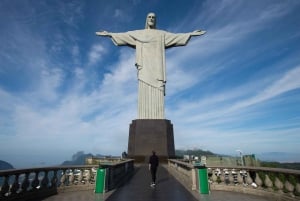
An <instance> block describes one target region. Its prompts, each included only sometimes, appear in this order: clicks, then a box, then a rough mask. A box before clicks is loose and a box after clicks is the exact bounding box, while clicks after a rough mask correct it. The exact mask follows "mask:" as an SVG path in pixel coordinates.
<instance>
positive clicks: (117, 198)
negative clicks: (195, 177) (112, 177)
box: [43, 166, 271, 201]
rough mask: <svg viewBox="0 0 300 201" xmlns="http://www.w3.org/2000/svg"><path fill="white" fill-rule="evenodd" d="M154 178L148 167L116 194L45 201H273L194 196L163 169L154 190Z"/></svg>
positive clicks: (61, 196) (227, 194) (214, 193)
mask: <svg viewBox="0 0 300 201" xmlns="http://www.w3.org/2000/svg"><path fill="white" fill-rule="evenodd" d="M150 183H151V175H150V172H149V170H148V167H147V166H141V167H137V168H136V172H135V174H134V175H133V177H132V178H131V180H130V181H128V182H127V183H125V184H124V185H123V186H121V187H119V188H117V189H116V190H114V191H112V192H108V193H105V194H95V193H94V192H93V191H76V192H66V193H60V194H58V195H54V196H51V197H48V198H46V199H43V200H44V201H71V200H76V201H104V200H105V201H156V200H157V201H160V200H161V201H169V200H170V201H177V200H178V201H197V200H201V201H241V200H243V201H271V199H269V198H265V197H260V196H254V195H248V194H242V193H235V192H225V191H212V192H211V193H210V194H209V195H201V194H198V193H197V192H190V191H189V190H187V189H186V188H185V187H184V186H183V185H182V184H181V183H180V182H178V181H177V180H176V179H175V178H174V177H173V176H172V175H171V174H169V172H168V171H167V170H166V169H165V168H164V167H162V166H160V167H159V169H158V171H157V185H156V187H155V188H152V187H150Z"/></svg>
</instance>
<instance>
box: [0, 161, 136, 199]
mask: <svg viewBox="0 0 300 201" xmlns="http://www.w3.org/2000/svg"><path fill="white" fill-rule="evenodd" d="M98 168H99V164H93V165H62V166H50V167H37V168H26V169H11V170H1V171H0V200H14V199H16V200H20V199H21V200H27V199H28V200H30V199H33V198H34V199H41V198H44V197H48V196H51V195H54V194H57V193H60V192H65V191H73V190H75V189H76V190H80V189H81V190H92V189H95V182H96V174H97V169H98ZM105 168H106V169H107V170H108V171H107V172H108V174H107V178H106V184H107V185H106V191H109V190H112V189H113V188H115V187H116V186H117V185H118V184H119V183H120V182H121V181H122V180H124V179H126V178H127V177H128V175H130V174H131V173H133V170H134V160H132V159H126V160H122V161H119V162H112V163H105Z"/></svg>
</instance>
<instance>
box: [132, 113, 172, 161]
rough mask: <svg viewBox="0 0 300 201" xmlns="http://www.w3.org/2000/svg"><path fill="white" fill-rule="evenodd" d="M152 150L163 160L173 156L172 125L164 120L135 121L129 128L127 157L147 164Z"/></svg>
mask: <svg viewBox="0 0 300 201" xmlns="http://www.w3.org/2000/svg"><path fill="white" fill-rule="evenodd" d="M152 150H155V151H156V153H157V155H158V156H159V157H160V158H161V159H163V160H165V159H167V158H172V157H174V156H175V146H174V134H173V125H172V124H171V121H170V120H166V119H137V120H133V121H132V123H131V124H130V127H129V141H128V156H129V157H130V158H133V159H135V160H136V162H145V161H146V162H147V159H148V157H149V156H150V155H151V153H152Z"/></svg>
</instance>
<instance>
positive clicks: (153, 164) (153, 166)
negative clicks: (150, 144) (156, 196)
mask: <svg viewBox="0 0 300 201" xmlns="http://www.w3.org/2000/svg"><path fill="white" fill-rule="evenodd" d="M158 164H159V160H158V157H157V155H156V153H155V151H152V156H150V158H149V170H150V171H151V176H152V183H151V187H154V186H155V181H156V171H157V167H158Z"/></svg>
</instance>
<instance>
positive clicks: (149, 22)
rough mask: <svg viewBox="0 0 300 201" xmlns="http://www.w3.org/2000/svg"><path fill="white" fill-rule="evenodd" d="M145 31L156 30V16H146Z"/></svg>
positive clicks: (150, 14)
mask: <svg viewBox="0 0 300 201" xmlns="http://www.w3.org/2000/svg"><path fill="white" fill-rule="evenodd" d="M145 29H156V16H155V14H154V13H149V14H148V15H147V18H146V25H145Z"/></svg>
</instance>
